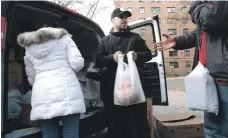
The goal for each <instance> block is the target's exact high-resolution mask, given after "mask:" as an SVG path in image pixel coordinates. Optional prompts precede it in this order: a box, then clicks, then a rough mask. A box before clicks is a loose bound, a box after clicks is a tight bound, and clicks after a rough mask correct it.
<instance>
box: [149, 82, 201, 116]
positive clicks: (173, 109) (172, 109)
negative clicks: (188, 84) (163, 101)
mask: <svg viewBox="0 0 228 138" xmlns="http://www.w3.org/2000/svg"><path fill="white" fill-rule="evenodd" d="M167 87H168V96H169V106H154V107H153V112H154V115H159V114H172V113H186V112H190V111H188V108H187V105H186V93H185V91H184V78H169V79H167ZM192 113H194V114H195V115H196V116H200V117H201V118H203V113H202V112H192Z"/></svg>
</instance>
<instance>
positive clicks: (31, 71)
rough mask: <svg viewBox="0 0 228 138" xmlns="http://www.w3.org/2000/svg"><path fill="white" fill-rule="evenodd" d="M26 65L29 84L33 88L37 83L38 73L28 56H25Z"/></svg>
mask: <svg viewBox="0 0 228 138" xmlns="http://www.w3.org/2000/svg"><path fill="white" fill-rule="evenodd" d="M24 63H25V72H26V74H27V76H28V82H29V84H30V85H31V86H33V83H34V81H35V77H36V73H35V70H34V66H33V64H32V62H31V61H30V60H29V57H28V56H27V55H26V56H24Z"/></svg>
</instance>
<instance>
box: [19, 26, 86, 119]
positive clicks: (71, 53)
mask: <svg viewBox="0 0 228 138" xmlns="http://www.w3.org/2000/svg"><path fill="white" fill-rule="evenodd" d="M17 40H18V43H19V44H20V45H21V46H22V47H25V49H26V53H25V57H24V62H25V69H26V74H27V76H28V81H29V83H30V84H31V85H32V86H33V89H32V98H31V105H32V111H31V115H30V118H31V120H40V119H51V118H53V117H58V116H66V115H69V114H75V113H83V112H85V110H86V108H85V103H84V98H83V93H82V90H81V87H80V83H79V81H78V79H77V77H76V72H78V71H80V70H81V69H82V68H83V67H84V59H83V57H82V55H81V53H80V51H79V50H78V48H77V46H76V44H75V43H74V41H73V40H72V39H71V35H70V34H68V32H67V31H66V30H65V29H61V28H51V27H48V28H41V29H39V30H37V31H34V32H26V33H22V34H20V35H19V36H18V38H17Z"/></svg>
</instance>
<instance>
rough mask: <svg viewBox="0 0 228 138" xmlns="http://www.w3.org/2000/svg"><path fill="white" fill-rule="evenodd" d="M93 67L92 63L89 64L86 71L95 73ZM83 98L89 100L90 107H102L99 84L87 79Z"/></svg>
mask: <svg viewBox="0 0 228 138" xmlns="http://www.w3.org/2000/svg"><path fill="white" fill-rule="evenodd" d="M93 67H94V63H90V66H89V68H88V70H87V71H90V72H97V70H96V69H94V68H93ZM84 97H85V99H86V100H89V104H90V106H93V107H102V106H103V103H102V101H101V99H100V82H99V81H95V80H92V79H88V78H87V80H86V86H85V93H84Z"/></svg>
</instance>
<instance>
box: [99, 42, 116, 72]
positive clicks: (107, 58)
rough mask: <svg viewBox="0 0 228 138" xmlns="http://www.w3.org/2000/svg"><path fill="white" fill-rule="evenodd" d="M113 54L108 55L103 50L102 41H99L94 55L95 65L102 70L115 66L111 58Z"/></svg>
mask: <svg viewBox="0 0 228 138" xmlns="http://www.w3.org/2000/svg"><path fill="white" fill-rule="evenodd" d="M113 56H114V54H108V52H107V51H106V49H105V46H104V42H103V40H101V41H100V43H99V45H98V48H97V53H96V65H97V66H98V67H99V68H101V69H103V68H104V67H111V66H113V65H117V63H116V61H115V60H114V58H113Z"/></svg>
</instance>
